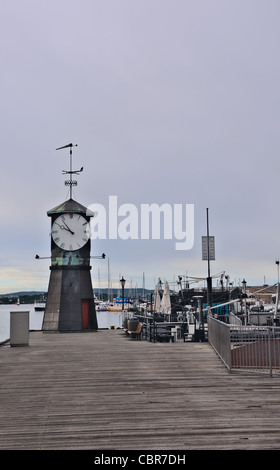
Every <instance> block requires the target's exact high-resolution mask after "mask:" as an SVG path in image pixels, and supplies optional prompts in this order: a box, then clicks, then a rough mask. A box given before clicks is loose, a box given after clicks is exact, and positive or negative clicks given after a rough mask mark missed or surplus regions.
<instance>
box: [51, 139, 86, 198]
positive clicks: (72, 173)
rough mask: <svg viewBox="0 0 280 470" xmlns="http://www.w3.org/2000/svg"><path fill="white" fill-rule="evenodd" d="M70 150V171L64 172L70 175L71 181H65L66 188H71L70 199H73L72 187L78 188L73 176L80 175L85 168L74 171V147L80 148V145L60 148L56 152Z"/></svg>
mask: <svg viewBox="0 0 280 470" xmlns="http://www.w3.org/2000/svg"><path fill="white" fill-rule="evenodd" d="M68 147H69V148H70V170H69V171H66V170H62V174H63V175H70V179H69V180H66V181H65V186H70V199H72V186H77V181H75V180H73V179H72V175H79V174H80V173H81V171H83V169H84V168H83V167H82V168H81V169H80V170H72V147H78V144H68V145H64V146H63V147H58V148H57V149H56V150H61V149H66V148H68Z"/></svg>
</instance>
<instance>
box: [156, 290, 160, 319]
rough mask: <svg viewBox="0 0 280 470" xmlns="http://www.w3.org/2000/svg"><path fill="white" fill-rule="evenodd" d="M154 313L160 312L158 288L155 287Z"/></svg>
mask: <svg viewBox="0 0 280 470" xmlns="http://www.w3.org/2000/svg"><path fill="white" fill-rule="evenodd" d="M155 312H158V313H159V312H160V294H159V290H158V286H156V287H155Z"/></svg>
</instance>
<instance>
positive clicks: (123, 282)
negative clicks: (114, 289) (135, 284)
mask: <svg viewBox="0 0 280 470" xmlns="http://www.w3.org/2000/svg"><path fill="white" fill-rule="evenodd" d="M120 283H121V286H122V310H123V311H124V286H125V283H126V280H125V279H124V277H123V276H122V278H121V279H120Z"/></svg>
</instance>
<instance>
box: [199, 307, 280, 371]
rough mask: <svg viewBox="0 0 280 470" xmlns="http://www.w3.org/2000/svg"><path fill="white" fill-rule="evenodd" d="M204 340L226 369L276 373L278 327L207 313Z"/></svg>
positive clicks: (279, 368) (279, 345) (279, 366)
mask: <svg viewBox="0 0 280 470" xmlns="http://www.w3.org/2000/svg"><path fill="white" fill-rule="evenodd" d="M208 341H209V342H210V343H211V345H212V347H213V348H214V350H215V351H216V353H217V354H218V355H219V357H220V358H221V359H222V361H223V362H224V364H225V365H226V367H227V368H228V369H229V370H243V371H244V370H245V371H255V372H263V373H268V374H270V375H271V376H272V375H273V374H276V373H277V374H279V373H280V327H273V326H263V327H260V326H253V325H250V326H244V325H233V324H227V323H224V322H223V321H220V320H217V319H216V318H214V317H212V316H211V315H209V316H208Z"/></svg>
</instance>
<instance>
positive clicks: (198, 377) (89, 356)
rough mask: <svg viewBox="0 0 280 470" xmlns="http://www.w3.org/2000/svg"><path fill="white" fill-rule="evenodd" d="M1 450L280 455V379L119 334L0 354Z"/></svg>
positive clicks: (201, 352) (57, 339) (38, 341)
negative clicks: (212, 451) (271, 452)
mask: <svg viewBox="0 0 280 470" xmlns="http://www.w3.org/2000/svg"><path fill="white" fill-rule="evenodd" d="M0 365H1V366H0V367H1V380H0V449H120V450H122V449H126V450H129V449H135V450H137V449H140V450H145V449H148V450H166V449H168V450H174V449H279V446H280V413H279V411H280V402H279V392H280V378H279V377H273V378H270V377H268V376H265V375H263V376H260V375H254V374H251V375H244V374H237V373H234V374H230V373H229V372H228V371H227V370H226V368H225V367H224V366H223V364H222V363H221V361H220V360H219V358H218V357H217V356H216V354H215V353H214V351H213V350H212V348H211V346H210V345H209V344H208V343H184V342H182V341H181V342H179V341H178V342H176V343H149V342H147V341H133V340H131V338H130V337H127V336H126V335H125V334H124V333H123V332H122V331H121V330H105V331H98V332H96V333H92V332H85V333H69V334H68V333H64V334H59V333H57V334H46V333H45V334H44V333H41V332H36V333H35V332H34V333H31V334H30V346H29V347H23V348H9V347H1V348H0Z"/></svg>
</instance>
